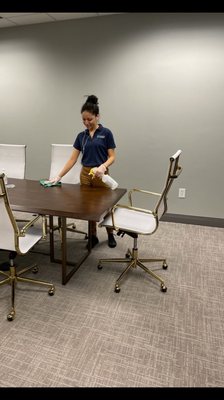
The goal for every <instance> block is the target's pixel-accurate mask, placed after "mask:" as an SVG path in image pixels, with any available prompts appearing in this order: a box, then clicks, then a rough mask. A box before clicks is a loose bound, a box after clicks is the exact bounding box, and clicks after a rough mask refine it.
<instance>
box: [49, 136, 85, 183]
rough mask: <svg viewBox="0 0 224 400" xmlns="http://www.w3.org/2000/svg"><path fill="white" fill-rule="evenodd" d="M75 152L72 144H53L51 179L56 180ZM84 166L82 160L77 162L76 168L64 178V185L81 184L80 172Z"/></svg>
mask: <svg viewBox="0 0 224 400" xmlns="http://www.w3.org/2000/svg"><path fill="white" fill-rule="evenodd" d="M72 150H73V145H72V144H52V145H51V168H50V177H49V179H53V178H55V177H56V176H57V175H58V174H59V172H60V171H61V169H62V168H63V167H64V165H65V163H66V162H67V161H68V160H69V158H70V156H71V154H72ZM81 168H82V165H81V162H80V159H78V160H77V162H76V164H75V165H74V167H72V168H71V170H70V171H69V172H68V173H67V174H66V175H65V176H63V178H62V179H61V181H62V182H64V183H79V182H80V171H81Z"/></svg>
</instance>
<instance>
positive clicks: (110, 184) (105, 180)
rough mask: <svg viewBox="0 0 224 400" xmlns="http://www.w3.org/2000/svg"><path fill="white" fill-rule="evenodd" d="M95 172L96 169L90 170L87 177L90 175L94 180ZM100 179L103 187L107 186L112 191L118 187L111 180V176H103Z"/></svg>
mask: <svg viewBox="0 0 224 400" xmlns="http://www.w3.org/2000/svg"><path fill="white" fill-rule="evenodd" d="M95 170H96V168H91V170H90V172H89V175H92V178H94V175H95ZM101 179H102V182H103V183H105V185H107V186H108V187H109V188H110V189H112V190H114V189H116V188H117V187H118V183H117V182H116V181H115V180H114V179H113V178H111V176H110V175H108V174H103V175H102V178H101Z"/></svg>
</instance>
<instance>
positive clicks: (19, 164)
mask: <svg viewBox="0 0 224 400" xmlns="http://www.w3.org/2000/svg"><path fill="white" fill-rule="evenodd" d="M25 169H26V145H25V144H0V172H2V170H4V172H5V174H6V176H7V177H8V178H17V179H24V178H25Z"/></svg>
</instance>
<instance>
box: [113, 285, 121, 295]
mask: <svg viewBox="0 0 224 400" xmlns="http://www.w3.org/2000/svg"><path fill="white" fill-rule="evenodd" d="M114 291H115V293H119V292H120V291H121V289H120V288H119V286H118V285H115V288H114Z"/></svg>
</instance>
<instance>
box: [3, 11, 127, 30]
mask: <svg viewBox="0 0 224 400" xmlns="http://www.w3.org/2000/svg"><path fill="white" fill-rule="evenodd" d="M108 14H120V13H84V12H83V13H1V12H0V28H10V27H15V26H21V25H30V24H40V23H43V22H56V21H65V20H69V19H80V18H91V17H101V16H103V15H108Z"/></svg>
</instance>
